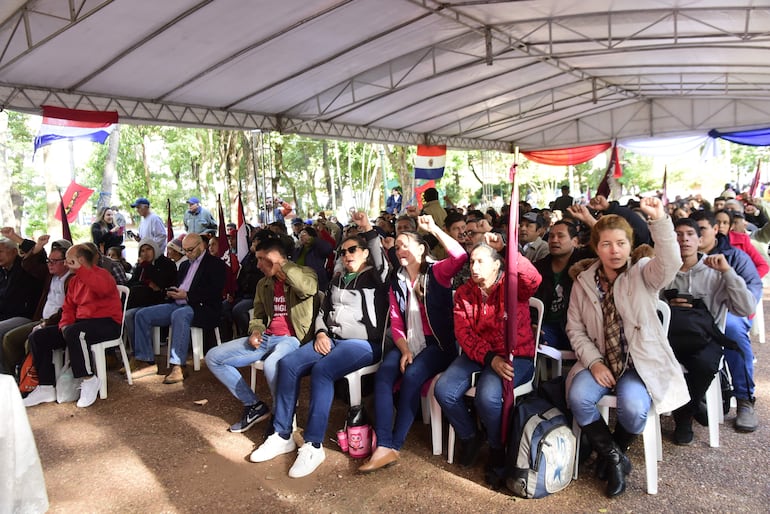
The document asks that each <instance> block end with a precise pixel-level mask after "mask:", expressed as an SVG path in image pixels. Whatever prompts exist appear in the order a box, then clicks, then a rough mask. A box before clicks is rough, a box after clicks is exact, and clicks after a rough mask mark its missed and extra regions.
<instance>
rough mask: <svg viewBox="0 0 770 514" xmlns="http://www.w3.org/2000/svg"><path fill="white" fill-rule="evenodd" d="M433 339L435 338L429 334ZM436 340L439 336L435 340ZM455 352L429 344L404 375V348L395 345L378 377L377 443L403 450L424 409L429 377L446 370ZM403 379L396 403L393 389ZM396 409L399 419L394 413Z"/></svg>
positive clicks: (375, 394)
mask: <svg viewBox="0 0 770 514" xmlns="http://www.w3.org/2000/svg"><path fill="white" fill-rule="evenodd" d="M427 339H428V340H429V341H430V340H431V339H433V338H432V337H430V336H428V337H427ZM433 340H434V341H435V339H433ZM453 358H454V355H451V354H450V353H448V352H445V351H443V350H441V348H439V347H438V345H437V344H431V343H430V342H429V343H428V346H426V347H425V349H424V350H423V351H421V352H420V353H419V354H418V355H417V357H415V358H414V361H413V362H412V364H410V365H409V366H407V367H406V372H405V373H404V374H403V375H402V374H401V367H400V366H401V351H400V350H399V349H398V348H393V349H392V350H390V351H389V352H388V353H387V354H385V358H383V359H382V365H381V366H380V369H379V370H378V371H377V374H376V375H375V377H374V413H375V424H374V431H375V432H376V433H377V445H378V446H384V447H385V448H392V449H394V450H400V449H401V447H402V446H403V445H404V441H405V440H406V434H407V433H408V432H409V428H410V427H411V426H412V422H414V418H415V416H416V415H417V413H418V411H419V410H420V391H421V389H422V385H423V383H425V381H426V380H428V379H429V378H431V377H432V376H434V375H436V374H437V373H441V372H442V371H444V370H445V369H446V368H447V367H448V366H449V364H450V363H451V362H452V359H453ZM399 378H400V379H401V387H400V389H399V394H398V401H397V402H396V404H395V405H394V403H393V388H394V386H395V385H396V382H397V381H398V379H399ZM394 411H396V412H395V421H394V419H393V415H394Z"/></svg>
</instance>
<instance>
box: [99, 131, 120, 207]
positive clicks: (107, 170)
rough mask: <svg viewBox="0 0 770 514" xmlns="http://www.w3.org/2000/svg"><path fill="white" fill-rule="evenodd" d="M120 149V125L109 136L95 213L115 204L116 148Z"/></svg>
mask: <svg viewBox="0 0 770 514" xmlns="http://www.w3.org/2000/svg"><path fill="white" fill-rule="evenodd" d="M119 147H120V125H117V126H116V127H115V130H113V131H112V134H110V142H109V146H108V147H107V158H106V159H105V161H104V174H103V175H102V190H101V192H100V193H99V201H98V202H97V204H96V212H99V209H101V208H102V207H110V206H111V205H113V204H115V203H117V202H113V201H112V196H113V194H114V193H115V169H116V165H117V162H118V148H119Z"/></svg>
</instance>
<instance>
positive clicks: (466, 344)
mask: <svg viewBox="0 0 770 514" xmlns="http://www.w3.org/2000/svg"><path fill="white" fill-rule="evenodd" d="M510 251H517V250H516V249H515V247H510ZM470 269H471V280H469V281H468V282H466V283H465V284H463V285H462V286H460V287H459V288H458V289H457V292H456V293H455V299H454V323H455V336H456V337H457V342H458V343H459V344H460V347H461V348H462V354H461V355H460V356H459V357H457V359H455V360H454V362H453V363H452V364H451V365H450V366H449V368H448V369H447V370H446V371H445V372H444V374H443V375H441V378H439V379H438V381H437V382H436V389H435V395H436V400H438V403H439V404H440V405H441V409H442V411H443V412H444V414H445V415H446V417H447V419H448V420H449V422H450V423H452V426H453V427H454V429H455V432H457V435H458V437H459V438H460V441H462V450H461V453H460V459H459V462H460V465H461V466H472V465H473V463H474V461H475V460H476V455H477V453H478V451H479V448H480V446H481V444H482V440H481V434H480V433H479V432H478V430H477V428H476V422H475V421H474V420H473V418H472V417H471V415H470V413H469V412H468V409H467V408H466V407H465V403H464V399H463V398H464V396H465V392H466V391H467V390H468V389H469V388H470V387H471V376H472V375H473V373H476V372H480V375H479V378H478V381H477V382H476V397H475V399H474V403H475V405H476V411H477V412H478V415H479V418H480V419H481V422H482V423H483V424H484V426H485V427H486V430H487V442H488V443H489V463H488V464H487V469H486V473H485V478H486V479H487V481H488V482H490V483H492V484H495V483H497V482H498V480H496V478H495V477H499V476H502V468H503V467H504V465H505V461H504V456H505V450H504V449H503V443H502V438H501V433H500V425H501V421H502V412H503V401H502V398H503V380H513V381H514V387H515V386H517V385H519V384H522V383H524V382H526V381H528V380H529V379H530V378H531V377H532V373H533V372H534V366H533V358H534V356H535V338H534V335H533V334H532V326H531V320H530V315H529V298H530V297H531V296H532V295H533V294H535V291H536V290H537V288H538V286H539V285H540V282H541V280H542V277H541V276H540V273H538V272H537V270H536V269H535V267H534V266H533V265H532V264H531V263H530V262H529V260H527V259H519V266H518V292H517V300H518V302H519V308H518V314H519V315H518V320H517V336H518V338H517V345H516V348H515V349H514V355H513V357H514V358H513V366H511V365H510V363H509V360H508V355H507V351H506V344H505V323H506V321H505V320H506V315H505V313H506V310H505V266H504V263H503V260H502V258H501V257H500V255H499V254H498V253H497V252H496V251H495V250H494V248H492V247H491V246H489V245H487V244H486V243H479V244H477V245H476V246H475V247H474V248H473V250H472V251H471V256H470Z"/></svg>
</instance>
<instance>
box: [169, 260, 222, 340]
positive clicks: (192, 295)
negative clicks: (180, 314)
mask: <svg viewBox="0 0 770 514" xmlns="http://www.w3.org/2000/svg"><path fill="white" fill-rule="evenodd" d="M189 269H190V261H185V262H183V263H182V265H181V266H180V268H179V279H178V283H179V284H181V283H182V282H183V281H184V277H185V276H186V275H187V271H188V270H189ZM226 274H227V265H226V264H225V263H224V262H223V261H222V260H220V259H217V258H216V257H214V256H213V255H211V254H210V253H208V252H206V253H204V254H203V261H202V262H201V264H200V266H199V267H198V272H197V273H196V274H195V278H193V281H192V284H191V285H190V290H189V291H187V303H188V305H190V307H192V308H193V320H192V326H194V327H201V328H204V329H211V328H214V327H216V326H217V325H218V324H219V317H220V315H221V314H222V289H224V287H225V276H226Z"/></svg>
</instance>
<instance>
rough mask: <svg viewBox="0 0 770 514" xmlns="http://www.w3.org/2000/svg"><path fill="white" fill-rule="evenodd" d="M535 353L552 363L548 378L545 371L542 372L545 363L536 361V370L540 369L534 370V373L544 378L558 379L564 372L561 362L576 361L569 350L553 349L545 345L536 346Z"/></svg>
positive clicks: (573, 353) (573, 354)
mask: <svg viewBox="0 0 770 514" xmlns="http://www.w3.org/2000/svg"><path fill="white" fill-rule="evenodd" d="M537 352H538V353H539V354H540V355H543V356H545V357H548V358H549V359H551V360H553V361H554V370H553V373H552V374H551V375H550V376H548V375H546V374H545V370H544V366H545V363H546V361H544V360H538V368H540V369H537V370H535V372H536V373H537V372H539V373H541V374H542V376H543V377H545V378H556V377H560V376H561V375H562V373H563V372H564V366H563V361H574V360H577V357H576V356H575V352H573V351H569V350H559V349H558V348H554V347H553V346H548V345H545V344H539V345H537Z"/></svg>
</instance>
